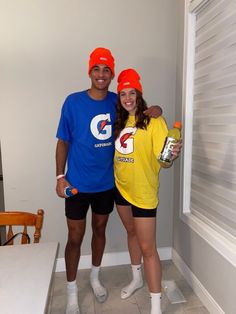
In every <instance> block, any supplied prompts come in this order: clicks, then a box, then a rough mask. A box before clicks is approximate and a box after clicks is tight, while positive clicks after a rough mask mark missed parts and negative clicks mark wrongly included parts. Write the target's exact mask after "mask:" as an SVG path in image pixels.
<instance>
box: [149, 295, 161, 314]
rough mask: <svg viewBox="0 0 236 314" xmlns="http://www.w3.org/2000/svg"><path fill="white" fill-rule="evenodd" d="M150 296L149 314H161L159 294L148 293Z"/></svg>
mask: <svg viewBox="0 0 236 314" xmlns="http://www.w3.org/2000/svg"><path fill="white" fill-rule="evenodd" d="M150 295H151V314H162V311H161V293H152V292H151V293H150Z"/></svg>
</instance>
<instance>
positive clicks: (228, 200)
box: [190, 0, 236, 237]
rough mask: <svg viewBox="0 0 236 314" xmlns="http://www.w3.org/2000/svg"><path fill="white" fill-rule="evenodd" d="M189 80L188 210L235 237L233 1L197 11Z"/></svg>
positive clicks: (235, 8) (218, 1) (235, 38)
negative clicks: (190, 131)
mask: <svg viewBox="0 0 236 314" xmlns="http://www.w3.org/2000/svg"><path fill="white" fill-rule="evenodd" d="M193 2H194V1H193ZM193 85H194V90H193V130H192V131H193V133H192V134H193V139H192V174H191V199H190V206H191V211H192V213H193V214H194V215H197V216H198V217H200V218H201V219H204V220H205V221H207V222H208V223H210V224H212V225H213V226H215V227H217V226H218V227H220V228H222V229H224V230H226V231H227V232H229V233H230V234H231V235H233V236H234V237H235V236H236V1H235V0H233V1H230V0H212V1H208V2H207V3H205V5H204V6H202V7H201V8H200V9H199V10H198V11H197V12H196V21H195V58H194V84H193Z"/></svg>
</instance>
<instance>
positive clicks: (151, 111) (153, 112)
mask: <svg viewBox="0 0 236 314" xmlns="http://www.w3.org/2000/svg"><path fill="white" fill-rule="evenodd" d="M143 113H144V114H145V115H146V116H149V117H150V118H158V117H160V116H161V115H162V109H161V107H160V106H158V105H155V106H151V107H149V108H148V109H147V110H144V112H143Z"/></svg>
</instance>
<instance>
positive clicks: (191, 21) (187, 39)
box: [180, 0, 236, 267]
mask: <svg viewBox="0 0 236 314" xmlns="http://www.w3.org/2000/svg"><path fill="white" fill-rule="evenodd" d="M209 1H211V0H185V17H184V22H185V23H184V53H183V89H182V94H183V104H182V121H183V122H184V123H183V138H184V147H183V158H182V164H181V193H180V204H181V206H180V208H181V210H180V218H181V220H182V221H183V222H184V223H186V224H187V225H188V226H189V227H190V228H191V229H192V230H194V231H195V232H196V233H197V234H198V235H199V236H200V237H201V238H203V239H204V240H205V241H206V242H208V244H209V245H211V246H212V247H213V248H214V249H215V250H217V251H218V252H219V253H220V254H221V255H222V256H223V257H224V258H225V259H227V260H228V261H229V262H230V263H231V264H233V265H234V266H235V267H236V238H235V237H234V236H233V235H231V234H229V233H228V232H227V231H225V230H224V229H222V228H221V227H219V226H217V225H216V224H215V223H213V222H212V221H210V220H209V219H208V218H206V217H205V216H203V215H201V214H198V215H196V214H193V213H192V212H191V208H190V195H191V169H192V121H193V87H194V81H193V79H194V54H195V24H196V22H195V20H196V18H195V16H196V13H197V12H198V10H199V9H202V8H203V6H204V5H206V4H207V3H208V2H209Z"/></svg>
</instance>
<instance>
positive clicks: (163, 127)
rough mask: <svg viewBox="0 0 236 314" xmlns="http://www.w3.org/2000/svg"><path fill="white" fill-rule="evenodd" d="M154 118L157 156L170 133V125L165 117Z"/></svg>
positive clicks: (154, 145)
mask: <svg viewBox="0 0 236 314" xmlns="http://www.w3.org/2000/svg"><path fill="white" fill-rule="evenodd" d="M152 120H153V132H152V144H153V151H154V154H155V156H156V157H158V156H159V154H160V152H161V151H162V148H163V146H164V143H165V139H166V136H167V134H168V127H167V124H166V121H165V119H164V118H163V117H162V116H161V117H159V118H157V119H152Z"/></svg>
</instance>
